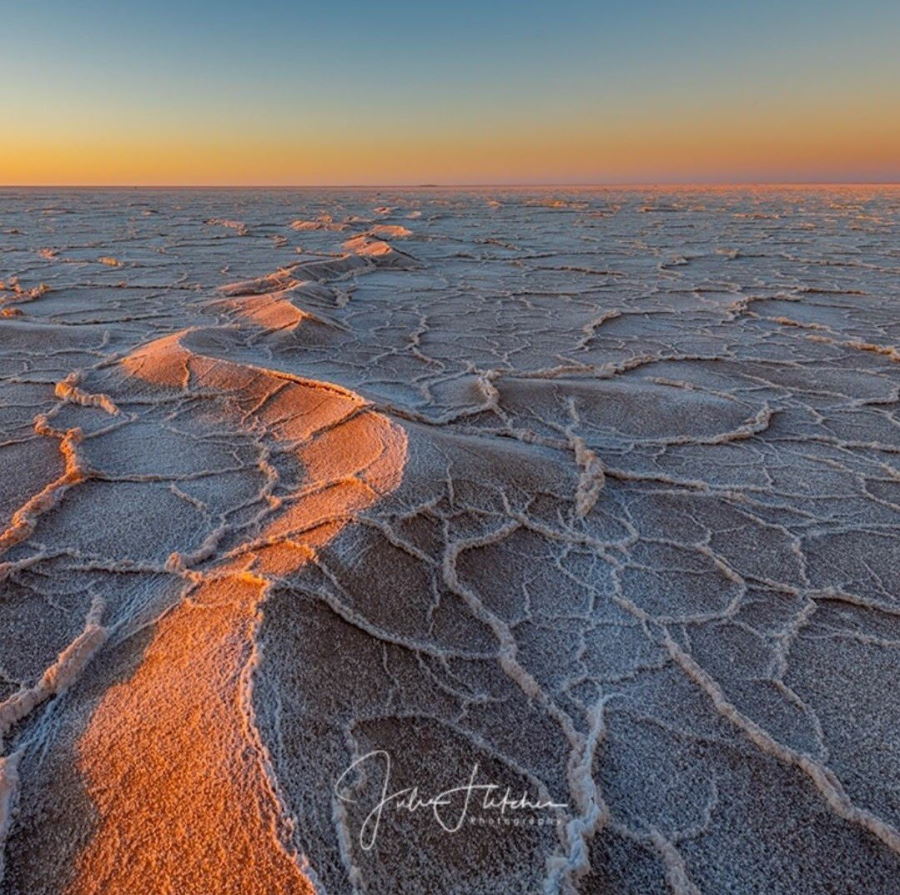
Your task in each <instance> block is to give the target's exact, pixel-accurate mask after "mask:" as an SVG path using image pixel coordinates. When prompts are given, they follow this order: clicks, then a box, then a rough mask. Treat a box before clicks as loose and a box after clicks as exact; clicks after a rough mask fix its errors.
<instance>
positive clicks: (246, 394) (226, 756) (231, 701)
mask: <svg viewBox="0 0 900 895" xmlns="http://www.w3.org/2000/svg"><path fill="white" fill-rule="evenodd" d="M190 335H191V333H190V332H186V333H181V334H176V335H174V336H170V337H166V338H164V339H160V340H158V341H157V342H154V343H152V344H151V345H149V346H147V347H146V348H144V349H143V350H140V351H138V352H137V353H136V354H134V355H132V356H131V357H130V358H128V359H127V360H126V361H125V362H124V366H125V369H126V370H127V371H128V372H129V373H130V374H131V375H133V376H136V377H140V378H141V379H143V380H145V381H146V382H148V383H152V384H153V385H155V386H159V387H165V388H176V389H178V388H185V389H193V388H203V389H204V390H209V389H214V390H222V391H224V392H227V393H228V394H229V395H230V396H232V399H233V400H234V401H236V402H237V403H238V404H240V405H241V406H243V407H252V408H253V410H252V413H250V414H244V415H242V417H241V420H240V422H241V425H242V427H243V428H244V429H245V430H246V429H247V428H248V427H249V430H250V431H256V432H259V431H262V432H264V438H266V439H274V440H275V441H277V442H280V443H282V444H283V443H287V444H290V445H296V457H297V459H298V460H299V461H300V462H301V463H302V464H303V468H304V470H305V473H306V482H305V484H304V490H303V492H302V493H299V494H297V495H294V498H293V499H291V500H287V501H284V502H282V501H280V500H279V499H278V498H275V497H274V496H272V494H270V493H269V494H266V495H265V496H266V499H267V500H268V501H269V503H270V507H271V509H272V510H273V514H272V516H271V519H272V521H271V522H269V524H268V525H267V526H266V527H265V529H264V530H263V531H262V532H261V533H260V534H259V535H258V537H256V538H255V539H254V540H253V541H252V542H247V543H245V544H243V545H241V546H240V547H238V548H236V549H235V550H233V551H231V554H230V556H229V557H228V558H226V559H225V560H224V561H222V562H221V563H219V564H218V565H216V566H215V567H214V568H211V569H207V570H205V571H203V572H192V571H190V570H189V569H187V568H185V567H184V565H183V559H179V558H178V557H176V558H173V560H172V564H173V567H177V566H179V565H181V572H182V573H183V574H184V575H185V576H186V577H188V578H189V580H192V581H193V584H192V586H189V588H188V591H187V593H186V594H185V596H184V598H183V599H182V601H181V602H180V603H179V604H178V605H177V606H176V607H174V608H173V609H172V610H171V611H170V612H169V613H168V614H167V615H165V616H164V617H163V619H162V620H161V621H160V622H159V623H158V624H157V626H156V629H155V632H154V637H153V640H152V642H151V644H150V645H149V646H148V648H147V650H146V653H145V654H144V657H143V660H142V661H141V664H140V666H139V667H138V668H137V670H136V672H135V673H134V674H133V675H132V676H131V678H130V679H128V680H127V681H124V682H123V683H120V684H118V685H116V686H114V687H112V688H111V689H110V690H109V691H108V692H107V693H106V694H105V695H104V697H103V699H102V700H101V702H100V704H99V705H98V707H97V709H96V711H95V712H94V714H93V717H92V718H91V720H90V723H89V725H88V727H87V729H86V731H85V732H84V734H83V736H82V737H81V740H80V743H79V769H80V771H81V772H82V774H83V776H84V779H85V782H86V785H87V788H88V792H89V795H90V797H91V799H92V800H93V802H94V804H95V806H96V810H97V813H98V815H99V823H98V825H97V827H96V830H95V832H94V834H93V836H92V838H91V840H90V843H89V844H88V846H87V848H86V849H85V851H84V853H83V854H82V855H81V857H80V861H79V863H78V868H77V875H76V878H75V880H74V882H73V883H72V885H71V886H70V888H69V890H68V892H69V895H89V893H90V895H99V893H101V892H102V893H104V895H134V893H136V892H142V891H146V886H147V884H148V883H147V881H148V880H155V881H157V883H158V884H160V885H164V886H165V887H166V888H165V891H166V892H168V893H173V895H174V893H177V895H208V893H210V892H216V893H220V895H226V893H234V895H271V893H273V892H278V893H283V895H286V893H304V895H305V893H308V892H311V891H312V886H311V884H310V882H309V880H308V879H307V877H306V876H305V874H304V872H303V861H302V859H300V858H298V856H297V855H295V854H294V853H293V852H292V851H291V849H290V847H289V846H288V845H287V844H286V843H287V842H288V839H289V832H290V821H289V819H288V818H286V817H285V816H284V814H283V812H282V810H281V808H280V802H279V799H278V796H277V793H276V792H275V791H274V789H273V784H272V782H271V781H272V779H273V778H272V776H271V775H270V774H269V773H268V769H267V765H268V754H267V752H266V750H265V748H264V746H263V744H262V743H261V742H260V740H259V737H258V734H257V732H256V728H255V725H254V723H253V706H252V698H251V696H252V677H253V673H254V669H255V668H256V666H257V664H258V662H259V660H260V655H259V652H258V648H257V646H256V633H257V629H258V626H259V624H260V620H261V604H262V602H263V601H264V599H265V597H266V595H267V592H268V590H269V588H270V587H271V585H272V582H274V581H276V580H277V579H279V578H281V577H282V576H284V575H287V574H289V573H291V572H293V571H295V570H297V569H298V568H300V567H301V566H302V565H303V564H304V563H306V562H308V561H309V560H310V559H311V558H312V557H313V556H314V555H315V552H316V550H318V549H319V548H321V547H322V545H324V544H325V543H327V542H328V541H330V540H331V539H332V538H334V536H335V535H336V534H337V533H338V532H339V531H340V530H341V528H342V527H343V526H344V525H345V524H346V522H347V520H348V519H349V518H351V517H352V515H353V514H354V513H355V512H357V511H359V510H361V509H363V508H365V507H367V506H369V505H371V504H372V503H373V502H374V501H376V500H378V498H379V497H380V496H381V495H382V494H384V493H385V492H387V491H390V490H391V489H392V488H394V487H395V486H396V485H397V483H398V482H399V479H400V476H401V474H402V469H403V464H404V458H405V452H406V447H405V444H406V443H405V437H404V435H403V433H402V431H401V430H399V429H398V428H397V427H395V426H394V425H392V424H391V423H390V422H389V421H388V420H387V419H386V418H385V417H383V416H381V415H380V414H378V413H375V412H373V411H371V410H369V409H367V408H366V406H365V404H364V402H363V401H362V400H361V399H360V398H359V397H358V396H356V395H354V394H353V393H351V392H348V391H346V390H343V389H340V388H336V387H332V386H329V385H326V384H321V383H314V382H304V381H299V380H291V379H288V378H286V377H284V376H283V375H282V374H278V373H273V372H271V371H268V370H263V369H254V368H250V367H245V366H241V365H238V364H234V363H229V362H224V361H219V360H213V359H211V358H207V357H204V356H203V355H202V354H200V353H197V352H195V351H193V350H191V349H189V348H187V347H185V346H184V341H185V340H186V339H187V338H188V337H189V336H190ZM233 422H236V421H233ZM263 465H265V464H263ZM263 472H265V470H263ZM160 881H163V882H160ZM161 891H162V890H161Z"/></svg>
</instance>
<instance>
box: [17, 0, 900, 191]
mask: <svg viewBox="0 0 900 895" xmlns="http://www.w3.org/2000/svg"><path fill="white" fill-rule="evenodd" d="M0 21H2V22H3V36H4V52H3V53H2V54H0V109H2V112H3V116H4V122H5V125H6V127H5V134H4V137H3V140H2V141H0V184H9V185H20V184H92V185H93V184H103V185H119V184H146V185H164V184H173V185H174V184H195V185H211V184H223V185H224V184H233V185H264V184H266V185H268V184H273V185H301V184H310V185H318V184H414V183H624V182H631V183H637V182H642V183H647V182H705V181H897V180H900V53H898V52H897V46H898V43H900V3H897V2H896V0H861V2H858V3H855V4H851V3H848V2H846V0H841V2H833V0H793V2H786V0H756V2H753V3H751V2H746V0H743V2H735V0H727V2H712V0H680V2H674V0H631V2H610V0H591V2H588V0H558V2H547V3H540V4H538V3H531V2H528V0H517V2H512V0H481V2H471V0H457V2H451V3H446V4H445V3H430V2H428V3H426V2H421V3H419V2H411V0H408V2H403V0H384V2H377V0H371V2H360V0H342V2H340V3H329V2H321V0H319V2H315V3H313V2H307V0H300V2H287V0H281V2H275V0H253V2H237V0H217V2H212V0H177V2H176V0H155V2H153V0H143V2H137V0H122V2H119V3H114V2H111V0H108V2H98V0H80V2H78V3H74V2H71V0H29V2H22V0H16V2H11V0H0Z"/></svg>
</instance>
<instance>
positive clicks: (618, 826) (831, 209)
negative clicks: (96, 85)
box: [0, 187, 900, 895]
mask: <svg viewBox="0 0 900 895" xmlns="http://www.w3.org/2000/svg"><path fill="white" fill-rule="evenodd" d="M0 196H2V205H0V208H2V219H0V231H2V242H0V248H2V253H0V281H2V283H0V315H2V316H0V377H2V380H0V464H2V465H0V468H2V470H3V473H4V475H3V480H2V485H0V582H2V583H0V587H2V596H0V619H2V625H0V632H2V633H0V732H2V735H3V739H2V752H0V755H2V757H0V841H2V842H3V850H2V855H3V857H2V860H0V877H2V882H0V891H2V892H3V893H4V895H25V893H28V895H31V893H88V892H90V893H100V892H103V893H116V892H121V893H126V892H127V893H133V892H136V891H160V892H164V891H166V892H174V893H178V895H182V893H197V895H201V893H212V892H215V893H231V892H234V893H241V895H247V893H255V892H259V893H268V892H271V891H273V890H275V891H279V892H304V893H305V892H308V891H310V890H312V889H316V890H318V891H323V892H324V891H327V892H332V893H341V892H385V891H390V892H410V893H418V892H432V891H434V892H437V891H440V892H457V893H477V892H484V893H488V892H490V893H494V892H510V893H519V892H529V893H531V892H534V893H542V892H543V893H555V892H578V893H595V892H629V893H631V892H633V893H654V892H665V891H672V892H678V893H695V892H704V893H720V892H736V893H752V892H760V893H820V892H823V891H842V892H843V891H848V892H862V893H878V895H881V893H891V892H900V882H898V880H900V736H898V733H897V731H898V722H900V698H898V696H897V688H896V685H895V679H896V673H897V669H898V661H897V650H898V648H900V600H898V596H900V593H898V591H900V588H898V585H897V581H898V572H900V532H898V509H900V470H898V467H897V462H896V455H897V454H898V453H900V438H898V416H897V407H898V400H900V368H898V366H897V361H898V357H900V353H898V352H900V348H898V346H900V316H898V314H897V310H896V308H897V302H898V299H900V288H898V286H897V283H898V275H900V249H898V240H897V237H898V234H900V191H898V190H896V189H891V188H862V187H860V188H855V187H854V188H849V187H845V188H828V189H826V188H809V189H806V188H804V189H797V188H782V189H764V188H758V189H709V190H701V189H692V188H683V189H673V190H669V191H662V190H660V191H653V190H614V189H597V190H570V191H566V190H554V191H547V190H530V191H529V190H486V189H485V190H470V191H463V190H455V191H449V190H448V191H443V190H419V191H415V190H405V191H401V190H343V191H339V190H332V191H323V190H318V191H313V190H306V191H270V192H267V191H259V190H257V191H223V190H217V191H183V192H179V191H164V190H152V191H134V190H130V191H95V192H90V191H56V192H54V191H41V190H29V191H15V190H6V191H3V192H2V194H0ZM379 750H384V751H385V752H387V753H388V754H389V755H390V756H391V761H392V765H391V780H390V787H391V789H392V790H395V789H396V790H399V789H404V788H407V787H418V790H419V793H420V795H421V797H422V798H426V797H427V796H429V795H433V794H435V793H440V792H441V791H442V790H445V789H448V788H450V787H452V786H457V785H460V784H461V783H464V782H466V781H467V780H468V779H469V777H470V775H471V773H472V767H473V765H475V764H477V765H478V771H477V774H478V779H479V781H482V782H485V781H490V782H494V783H497V784H499V785H500V786H501V788H505V787H507V786H508V787H510V790H511V791H512V792H513V794H516V795H520V794H522V793H523V792H527V793H528V794H529V798H531V799H532V800H533V801H537V800H544V801H545V802H552V803H554V804H555V805H564V806H565V807H563V808H559V807H557V808H553V809H544V810H543V811H541V812H535V811H532V812H531V813H530V815H529V817H531V818H532V819H540V820H542V821H546V822H542V823H533V824H523V825H512V824H504V823H501V822H498V819H497V817H496V813H495V814H494V815H491V814H490V812H488V811H482V812H481V813H480V815H479V816H478V817H475V816H474V815H475V814H477V813H478V812H476V811H475V808H474V807H473V809H472V812H471V814H472V815H473V817H472V820H473V822H472V823H471V824H464V825H463V827H462V829H460V830H459V831H458V832H455V833H448V832H446V831H445V830H444V829H443V828H442V827H441V825H440V824H438V823H436V822H435V818H434V816H433V815H432V814H431V812H429V811H427V810H418V811H409V810H397V809H396V808H394V809H391V810H387V811H385V813H384V815H383V817H382V819H381V825H380V828H379V830H378V836H377V842H376V843H375V844H374V847H372V848H364V847H363V844H364V840H363V839H361V838H360V831H361V829H363V828H364V825H365V821H366V815H367V814H368V812H369V811H370V810H371V808H372V806H373V804H374V803H376V802H377V801H378V796H379V794H380V792H381V787H382V784H383V783H384V785H387V784H386V783H385V781H384V780H383V779H382V778H383V775H382V774H381V773H380V772H379V771H377V770H376V769H375V768H374V767H373V768H371V769H370V770H369V771H368V772H363V773H360V774H358V775H357V776H355V777H354V778H353V779H352V780H351V781H350V783H349V788H348V789H347V790H346V792H338V791H336V789H335V786H336V782H337V781H338V780H339V779H340V778H341V775H342V773H343V772H344V770H345V769H346V768H348V766H349V765H350V764H351V763H352V762H353V761H354V760H355V759H358V758H360V757H361V756H365V755H366V754H367V753H370V752H379ZM345 797H346V798H345ZM348 799H352V801H350V800H348ZM526 813H528V812H526ZM539 815H540V817H539ZM474 821H478V822H477V823H476V822H474Z"/></svg>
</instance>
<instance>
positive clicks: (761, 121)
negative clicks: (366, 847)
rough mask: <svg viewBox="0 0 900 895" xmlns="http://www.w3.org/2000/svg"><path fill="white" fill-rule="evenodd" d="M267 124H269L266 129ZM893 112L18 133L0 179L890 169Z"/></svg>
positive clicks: (899, 125)
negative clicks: (399, 127)
mask: <svg viewBox="0 0 900 895" xmlns="http://www.w3.org/2000/svg"><path fill="white" fill-rule="evenodd" d="M279 131H280V132H279ZM898 159H900V119H898V118H897V117H896V116H889V115H886V114H885V112H884V105H883V104H881V103H880V102H875V101H873V102H871V103H870V104H869V105H868V106H867V107H865V108H862V109H857V110H856V112H855V113H854V114H853V115H852V116H850V115H847V114H844V115H843V116H837V115H836V114H835V113H834V110H833V109H832V108H830V107H828V108H825V107H821V108H815V107H813V108H801V109H792V108H789V107H784V108H770V109H766V110H763V111H757V112H756V113H755V114H745V113H742V112H741V111H740V110H733V109H728V108H722V109H719V110H717V111H716V113H715V114H710V112H709V111H708V110H707V111H705V112H704V113H703V114H700V113H699V112H695V113H694V114H692V115H689V114H687V113H682V112H678V111H677V110H668V111H667V110H660V111H659V113H658V114H657V115H655V116H654V117H652V118H649V119H648V118H647V117H643V118H640V119H638V118H635V119H634V120H628V118H627V116H624V115H623V116H619V117H617V118H612V119H610V120H607V121H605V122H603V123H602V124H593V125H591V126H586V125H584V124H582V123H578V122H565V121H561V122H559V123H557V124H556V125H555V126H553V127H549V128H546V127H538V126H535V127H528V128H526V127H523V126H521V125H520V126H518V127H512V126H511V127H510V128H508V129H506V130H505V131H504V132H503V133H496V132H486V131H485V130H484V128H478V126H477V123H474V122H469V123H468V125H467V127H466V129H465V130H464V131H463V130H460V129H459V128H458V127H449V126H447V127H443V128H442V127H432V128H430V129H425V128H423V129H422V130H421V131H416V130H412V129H410V130H408V132H400V131H398V132H396V133H392V132H390V130H389V128H385V127H382V128H374V129H373V128H368V127H366V125H365V124H360V125H359V126H358V127H357V128H354V127H353V126H352V125H351V124H349V123H347V124H345V125H344V126H343V127H342V128H340V129H338V130H336V131H334V132H331V133H329V132H328V131H325V132H322V133H315V134H307V133H302V132H296V131H292V130H291V129H290V128H288V127H281V126H279V125H278V124H276V125H275V126H274V127H273V129H272V132H271V133H267V134H266V135H265V136H263V135H260V134H259V133H258V131H257V130H255V129H253V128H249V127H248V128H246V129H244V130H240V129H239V130H237V131H235V132H226V131H222V132H221V133H218V132H211V131H210V132H205V133H202V134H195V135H189V134H186V133H184V132H183V131H175V132H173V133H171V134H169V135H167V134H166V133H165V131H164V130H158V129H154V128H152V127H150V126H149V125H147V126H146V127H144V128H142V129H141V130H140V131H138V132H135V131H134V130H131V131H128V132H123V133H113V134H109V133H102V132H98V131H96V130H95V131H93V132H83V131H82V130H79V129H77V128H75V127H74V126H72V127H70V128H69V129H68V132H66V133H60V134H56V135H53V134H49V135H41V134H38V133H32V134H31V135H29V134H20V135H19V136H17V137H16V138H15V139H14V140H8V141H5V142H4V144H3V146H2V147H0V184H2V185H7V186H18V185H22V186H24V185H97V186H114V185H129V186H130V185H138V186H139V185H147V186H167V185H172V186H176V185H193V186H205V185H223V186H229V185H233V186H242V185H248V186H251V185H253V186H255V185H258V186H265V185H337V184H360V185H364V184H391V183H394V184H415V183H451V184H452V183H459V184H465V183H529V182H531V183H552V182H582V183H590V182H619V183H641V182H665V181H675V182H680V181H685V180H692V181H707V180H709V181H740V180H772V181H781V180H786V181H796V180H874V181H878V180H893V179H896V178H897V177H898V171H900V169H898V162H897V160H898Z"/></svg>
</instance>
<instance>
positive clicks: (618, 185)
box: [0, 179, 900, 190]
mask: <svg viewBox="0 0 900 895" xmlns="http://www.w3.org/2000/svg"><path fill="white" fill-rule="evenodd" d="M751 186H752V187H817V186H818V187H824V186H830V187H838V186H880V187H898V186H900V179H898V180H647V181H627V182H626V181H623V182H614V181H595V182H589V181H588V182H566V181H540V182H538V181H535V182H534V183H528V182H510V183H488V182H475V183H430V182H426V183H321V184H316V183H296V184H285V183H252V184H240V183H210V184H203V183H23V184H16V183H9V184H0V190H38V189H72V190H79V189H95V190H96V189H108V190H140V189H146V190H177V189H183V190H314V189H321V190H328V189H543V188H550V187H552V188H556V189H560V188H569V189H637V188H641V189H645V188H647V187H751Z"/></svg>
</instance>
